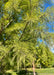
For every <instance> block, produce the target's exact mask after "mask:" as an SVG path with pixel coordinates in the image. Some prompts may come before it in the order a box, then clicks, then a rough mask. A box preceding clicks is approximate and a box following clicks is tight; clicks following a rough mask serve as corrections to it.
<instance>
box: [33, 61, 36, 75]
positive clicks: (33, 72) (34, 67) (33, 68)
mask: <svg viewBox="0 0 54 75" xmlns="http://www.w3.org/2000/svg"><path fill="white" fill-rule="evenodd" d="M33 75H36V74H35V64H34V61H33Z"/></svg>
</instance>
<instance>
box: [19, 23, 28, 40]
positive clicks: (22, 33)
mask: <svg viewBox="0 0 54 75" xmlns="http://www.w3.org/2000/svg"><path fill="white" fill-rule="evenodd" d="M28 23H29V22H27V23H26V26H25V28H24V30H23V33H22V35H21V36H20V38H19V40H21V38H22V37H23V35H24V32H25V30H26V27H27V25H28Z"/></svg>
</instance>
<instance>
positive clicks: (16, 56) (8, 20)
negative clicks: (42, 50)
mask: <svg viewBox="0 0 54 75" xmlns="http://www.w3.org/2000/svg"><path fill="white" fill-rule="evenodd" d="M0 2H1V6H0V7H1V8H2V9H1V15H2V16H1V18H0V41H1V42H2V46H4V48H6V47H7V48H8V51H7V49H5V55H2V56H1V59H0V60H2V61H4V62H6V64H7V63H8V65H6V64H4V65H5V69H6V70H8V68H7V67H8V66H10V68H9V69H13V68H14V70H16V66H17V70H18V69H19V68H21V66H22V64H24V66H25V61H27V60H28V61H29V62H31V64H33V68H34V63H35V60H36V59H35V58H36V53H35V52H36V49H35V48H36V47H35V46H36V44H37V39H38V38H41V39H42V40H43V41H44V40H45V41H46V42H49V39H48V38H50V39H51V37H49V34H50V33H48V32H46V31H44V29H46V27H45V26H46V25H45V23H44V22H47V21H48V17H47V14H46V12H45V13H44V12H41V11H40V10H41V8H42V6H41V4H40V3H42V1H41V0H27V1H26V0H23V1H21V0H3V1H2V0H1V1H0ZM46 19H47V21H46ZM45 34H46V35H47V39H46V35H45ZM50 41H51V40H50ZM2 46H1V47H2ZM7 57H9V59H8V58H7ZM7 59H8V62H7V61H6V60H7ZM11 60H12V61H11ZM32 60H33V61H32ZM13 61H14V62H13ZM2 63H3V62H2ZM13 63H14V64H13ZM13 65H14V66H13ZM34 75H35V71H34Z"/></svg>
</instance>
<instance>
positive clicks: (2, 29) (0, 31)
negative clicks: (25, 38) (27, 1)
mask: <svg viewBox="0 0 54 75" xmlns="http://www.w3.org/2000/svg"><path fill="white" fill-rule="evenodd" d="M12 21H13V20H11V21H10V22H9V23H8V24H7V25H6V26H5V27H4V28H3V25H2V27H1V30H0V34H1V33H2V32H3V31H4V29H6V28H7V27H8V26H9V25H10V23H11V22H12Z"/></svg>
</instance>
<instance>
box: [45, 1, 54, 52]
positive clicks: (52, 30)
mask: <svg viewBox="0 0 54 75" xmlns="http://www.w3.org/2000/svg"><path fill="white" fill-rule="evenodd" d="M44 6H45V9H44V11H46V10H47V8H48V7H49V8H50V7H52V6H54V0H49V1H47V2H46V3H44ZM51 24H52V25H51ZM47 25H48V26H49V30H48V31H49V32H53V33H54V29H52V26H53V28H54V21H53V23H48V24H47ZM50 48H51V50H52V52H53V53H54V44H53V46H51V47H50Z"/></svg>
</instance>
